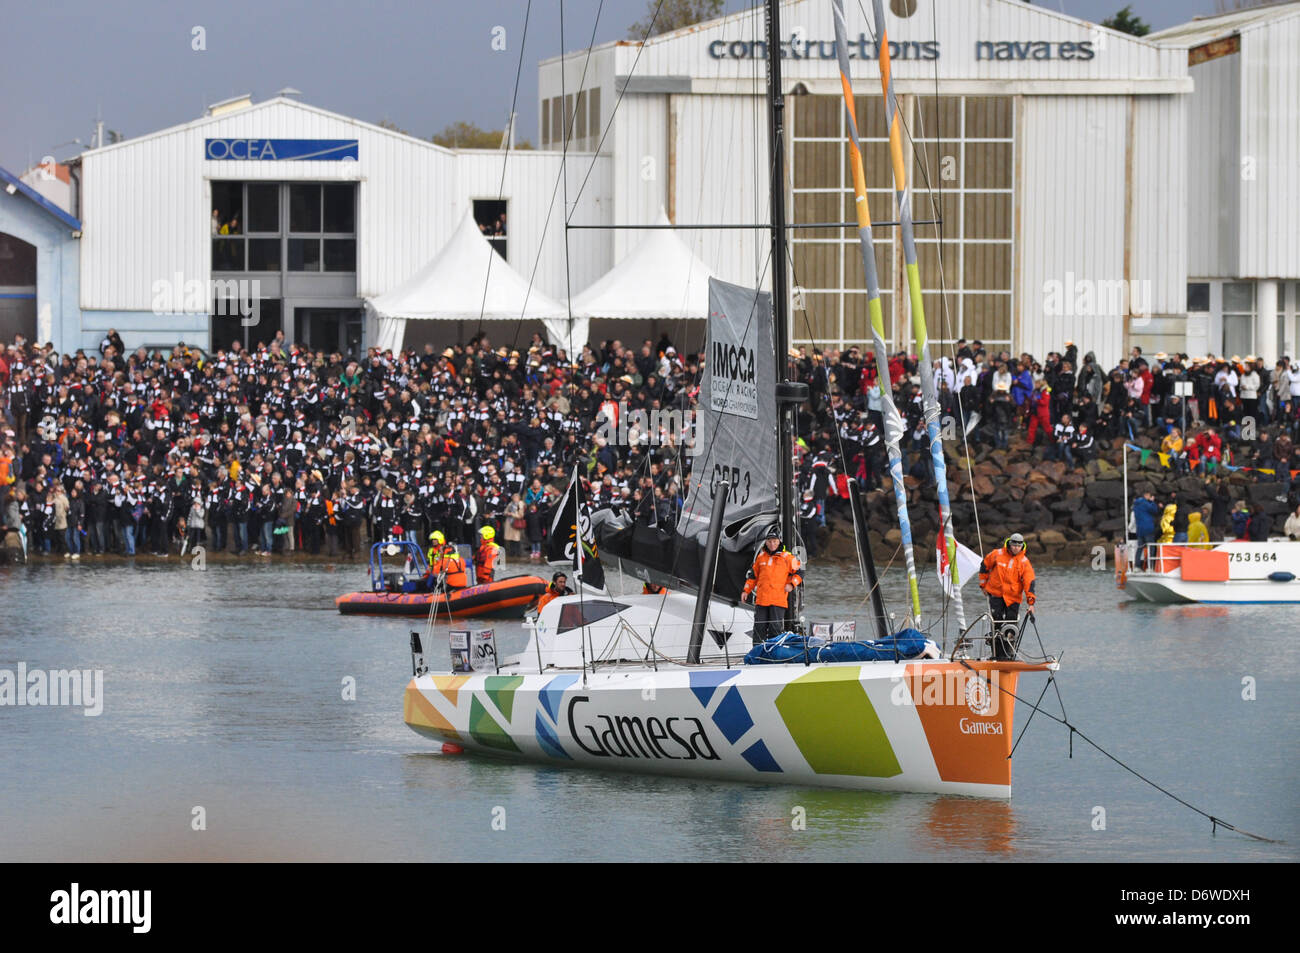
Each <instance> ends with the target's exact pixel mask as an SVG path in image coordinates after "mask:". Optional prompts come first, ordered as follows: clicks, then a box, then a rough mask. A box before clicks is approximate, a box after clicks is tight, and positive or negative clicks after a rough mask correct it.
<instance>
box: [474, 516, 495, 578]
mask: <svg viewBox="0 0 1300 953" xmlns="http://www.w3.org/2000/svg"><path fill="white" fill-rule="evenodd" d="M478 534H479V536H481V537H482V539H483V541H482V542H481V543H479V544H478V549H476V550H474V581H475V582H476V583H478V584H479V585H480V586H481V585H483V584H484V583H488V582H492V581H493V580H495V579H496V572H497V569H496V566H497V560H498V559H500V558H501V547H500V546H498V545H497V544H496V538H497V531H496V530H495V529H493V528H492V527H491V526H484V527H483V528H482V529H480V530H479V531H478Z"/></svg>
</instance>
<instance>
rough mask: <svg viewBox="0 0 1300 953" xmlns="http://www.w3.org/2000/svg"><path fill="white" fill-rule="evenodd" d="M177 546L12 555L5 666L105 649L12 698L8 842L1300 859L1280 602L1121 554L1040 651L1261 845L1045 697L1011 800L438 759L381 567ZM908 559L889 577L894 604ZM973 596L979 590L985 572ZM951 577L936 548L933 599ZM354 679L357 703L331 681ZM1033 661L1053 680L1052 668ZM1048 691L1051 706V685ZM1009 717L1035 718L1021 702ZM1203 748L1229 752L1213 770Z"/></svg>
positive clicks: (20, 850)
mask: <svg viewBox="0 0 1300 953" xmlns="http://www.w3.org/2000/svg"><path fill="white" fill-rule="evenodd" d="M168 563H169V564H170V565H165V566H148V567H145V566H143V565H142V566H141V567H138V568H135V569H132V568H130V567H127V566H123V565H121V564H116V563H114V564H111V565H110V564H109V563H103V564H100V565H96V564H94V563H93V562H90V563H84V562H83V564H81V565H77V566H71V565H55V566H36V565H33V566H28V567H6V568H4V569H0V604H3V605H4V606H5V607H6V619H5V623H4V625H3V627H2V629H0V668H2V667H7V666H12V665H14V664H15V663H16V662H17V661H26V662H28V663H29V664H38V665H40V666H42V667H47V668H65V667H72V666H77V667H92V668H102V669H103V670H104V672H105V710H104V714H103V716H101V717H99V718H85V717H83V716H81V714H80V713H79V712H76V713H74V712H70V711H61V710H50V709H47V710H33V709H26V708H24V709H21V710H19V709H14V708H0V762H3V763H4V765H5V768H6V770H5V771H3V772H0V856H4V857H7V858H12V859H40V858H57V859H77V858H84V859H95V860H115V859H200V858H203V859H292V858H301V859H312V860H317V859H326V858H338V859H342V858H348V859H410V860H436V859H479V860H488V861H496V860H501V861H506V860H520V859H524V860H546V859H583V860H628V859H634V860H644V861H653V860H679V861H681V860H697V859H698V860H736V861H747V860H754V859H765V860H766V859H807V860H861V859H880V860H898V859H913V860H929V861H932V860H935V859H944V860H947V859H954V858H955V859H1004V858H1012V857H1019V858H1023V857H1026V856H1049V855H1050V856H1054V857H1055V856H1067V857H1068V858H1070V859H1100V858H1106V859H1117V858H1124V859H1136V858H1143V859H1169V860H1180V859H1185V858H1190V857H1197V858H1201V857H1204V858H1205V859H1217V860H1226V859H1247V860H1257V859H1280V858H1290V859H1294V858H1295V857H1296V848H1295V846H1294V845H1295V844H1296V843H1300V817H1298V816H1297V812H1296V811H1295V810H1294V804H1295V798H1294V791H1295V789H1296V786H1297V785H1300V774H1298V773H1297V772H1298V771H1300V767H1298V763H1297V762H1296V760H1295V759H1294V758H1292V757H1289V756H1288V752H1293V751H1295V750H1296V748H1297V745H1298V744H1300V722H1297V721H1296V719H1295V718H1294V717H1293V709H1294V705H1295V701H1296V699H1297V698H1300V678H1298V677H1297V676H1296V675H1295V674H1293V673H1295V672H1296V671H1298V670H1300V640H1297V639H1296V638H1295V636H1294V624H1293V622H1292V621H1291V616H1292V614H1293V610H1288V609H1287V608H1286V607H1268V606H1153V605H1150V604H1142V603H1133V602H1131V601H1130V600H1128V599H1127V597H1125V596H1123V595H1122V594H1118V593H1117V592H1116V590H1115V588H1114V581H1113V577H1112V576H1111V575H1110V574H1109V573H1101V572H1096V573H1094V572H1089V571H1087V570H1069V569H1060V568H1056V567H1042V568H1041V571H1040V573H1039V578H1040V580H1041V581H1040V583H1039V586H1040V588H1041V590H1042V595H1041V596H1040V599H1039V603H1038V621H1039V627H1040V629H1041V631H1042V636H1043V640H1044V643H1045V645H1046V648H1047V650H1048V651H1049V652H1053V653H1057V652H1062V651H1063V652H1064V653H1065V665H1064V668H1063V670H1062V672H1061V673H1060V676H1059V678H1060V686H1061V690H1062V693H1063V695H1064V699H1065V703H1066V706H1067V709H1068V711H1069V713H1070V716H1071V719H1072V720H1073V721H1075V722H1077V723H1078V724H1079V725H1080V727H1081V728H1083V729H1084V730H1085V731H1087V732H1088V734H1089V735H1090V736H1091V737H1094V738H1096V739H1097V740H1098V741H1099V742H1101V743H1103V744H1107V746H1108V747H1110V748H1112V749H1113V750H1116V751H1117V753H1118V754H1120V755H1121V756H1124V757H1127V758H1130V759H1132V760H1135V761H1136V762H1138V767H1139V768H1142V769H1144V770H1145V772H1146V773H1148V774H1150V775H1151V776H1152V777H1155V778H1158V779H1159V780H1160V782H1161V783H1162V784H1165V785H1167V786H1168V787H1169V788H1170V789H1171V790H1173V791H1175V792H1176V793H1179V794H1185V795H1187V796H1189V799H1191V800H1193V801H1195V802H1196V803H1198V804H1210V805H1213V806H1214V807H1215V809H1216V811H1220V812H1222V813H1223V815H1224V816H1225V817H1227V818H1228V819H1229V820H1233V821H1235V822H1237V823H1240V824H1241V825H1242V826H1243V827H1246V828H1249V829H1259V830H1260V831H1261V832H1262V833H1265V834H1267V835H1270V836H1276V837H1280V838H1284V839H1285V840H1286V841H1287V842H1288V843H1287V844H1286V845H1281V846H1267V845H1266V846H1265V847H1263V848H1260V847H1258V846H1256V845H1246V844H1243V843H1242V842H1241V841H1240V839H1230V838H1227V837H1223V836H1221V837H1219V838H1216V839H1214V840H1213V841H1211V840H1209V839H1208V836H1207V835H1206V834H1205V832H1204V830H1203V828H1202V827H1201V826H1200V825H1199V824H1195V823H1184V822H1183V819H1182V818H1181V816H1180V814H1179V812H1180V811H1181V810H1182V809H1181V808H1178V807H1176V806H1170V804H1169V802H1167V801H1166V800H1165V799H1164V798H1163V797H1162V796H1161V795H1159V794H1156V793H1152V792H1149V791H1147V790H1146V789H1143V788H1141V787H1140V785H1138V784H1137V783H1136V782H1134V781H1133V779H1132V778H1131V777H1130V776H1128V775H1125V774H1124V773H1123V772H1122V771H1120V770H1118V769H1117V768H1115V767H1114V766H1113V765H1111V764H1109V763H1108V762H1106V761H1105V760H1104V759H1103V758H1102V757H1101V756H1099V755H1096V754H1095V753H1093V752H1091V750H1090V749H1088V750H1083V749H1082V748H1081V747H1080V746H1079V745H1078V744H1076V750H1075V756H1076V757H1075V760H1074V761H1073V762H1071V761H1068V760H1066V747H1067V743H1068V741H1067V735H1066V733H1065V732H1064V730H1063V729H1060V728H1059V726H1056V725H1054V724H1052V723H1051V722H1048V721H1047V720H1046V719H1044V718H1042V717H1039V718H1036V719H1035V721H1034V725H1033V726H1032V730H1031V731H1030V732H1029V733H1028V735H1027V737H1026V738H1025V740H1024V743H1023V744H1022V745H1021V747H1020V748H1019V749H1018V750H1017V752H1016V772H1015V775H1016V781H1015V801H1014V802H1013V803H1014V808H1013V807H1012V806H1011V805H1010V804H1008V803H1006V802H1003V801H989V800H980V799H973V798H959V797H936V796H927V795H913V794H884V793H873V792H856V791H840V790H827V789H806V788H788V787H780V786H761V785H754V784H740V783H711V782H700V781H691V780H683V779H679V778H672V777H664V776H657V775H628V774H618V773H606V772H600V771H595V770H587V769H580V768H559V767H550V766H544V765H526V764H517V763H513V762H508V761H499V760H493V759H490V758H483V757H476V756H468V755H462V756H444V755H442V754H440V753H439V752H438V750H437V746H436V745H435V744H434V743H432V742H430V741H429V740H427V739H425V738H422V737H420V736H417V735H415V734H414V733H412V732H411V731H410V730H409V729H407V728H406V726H405V725H404V724H403V723H402V690H403V687H404V686H405V684H406V682H407V680H408V679H409V678H410V657H409V652H408V649H407V633H408V632H409V631H410V630H411V629H420V630H423V628H424V620H423V619H387V618H366V617H357V616H341V615H339V614H338V613H337V612H336V611H335V609H334V602H333V600H334V598H335V597H336V596H337V595H339V594H340V593H342V592H344V591H348V590H350V589H355V588H357V587H358V586H360V585H362V584H363V583H364V569H363V567H358V566H356V565H353V566H347V565H343V564H340V565H339V566H337V567H331V566H328V565H314V566H310V567H308V566H281V565H275V564H273V565H258V566H252V565H239V566H233V565H209V568H208V571H207V572H194V571H192V570H190V569H189V568H188V565H187V564H185V563H182V562H179V561H175V560H169V561H168ZM900 581H901V577H900V576H899V575H898V574H897V573H894V574H892V575H890V576H889V577H887V581H886V584H885V586H886V599H887V603H888V604H889V607H890V608H893V609H894V610H895V611H899V610H900V609H901V607H902V604H903V603H902V600H901V599H900V598H898V593H899V592H900V591H901V589H900V587H899V586H898V585H897V583H899V582H900ZM616 585H617V584H616ZM638 588H639V586H638ZM808 590H809V592H808V595H809V604H810V605H811V606H815V607H816V614H817V616H818V617H819V618H827V617H829V618H853V617H855V616H856V617H857V618H858V619H859V621H860V622H861V623H862V624H863V626H865V625H866V614H865V611H863V610H862V591H861V583H860V581H859V580H858V578H857V571H856V568H854V567H845V568H843V569H841V568H838V567H828V566H814V567H813V568H812V569H811V570H810V571H809V573H808ZM616 591H617V590H616ZM965 594H966V599H967V606H968V614H971V611H972V609H973V607H975V606H976V605H978V604H979V599H978V597H979V593H978V590H976V589H975V588H974V586H973V585H971V586H968V587H967V588H966V590H965ZM937 596H938V589H937V584H936V583H935V581H934V576H933V573H932V572H931V573H928V574H926V575H925V576H923V579H922V600H923V602H922V605H923V608H924V609H925V610H926V612H927V613H929V614H930V616H929V617H930V618H937V613H938V610H939V608H940V603H939V601H938V598H937ZM1284 613H1285V614H1284ZM484 624H485V625H491V626H492V627H493V628H495V629H496V631H497V636H498V643H499V645H500V649H501V651H502V652H503V654H509V653H512V652H518V651H521V650H522V648H523V646H524V640H525V637H526V634H525V632H524V630H523V629H522V627H521V626H519V624H518V623H501V622H499V621H493V622H487V623H484ZM460 625H461V623H458V627H459V626H460ZM446 631H447V626H446V625H445V624H442V625H440V626H439V627H438V628H437V630H436V632H435V635H434V637H433V639H432V640H426V643H425V648H426V652H427V655H428V658H429V660H430V663H431V664H432V665H435V666H446V665H447V662H448V657H447V640H446ZM1247 646H1248V647H1249V653H1246V652H1244V651H1243V650H1244V648H1245V647H1247ZM1259 658H1267V659H1269V666H1268V671H1267V672H1264V673H1255V674H1257V675H1260V674H1263V675H1267V676H1268V681H1267V684H1265V682H1264V679H1263V678H1261V680H1260V691H1259V695H1258V700H1257V701H1254V702H1251V703H1249V704H1247V703H1245V702H1244V701H1243V700H1242V698H1241V690H1242V689H1241V683H1240V680H1241V676H1242V675H1243V674H1249V673H1252V672H1254V669H1253V668H1251V667H1250V666H1253V665H1255V664H1256V663H1255V662H1253V661H1249V660H1250V659H1259ZM344 677H351V678H354V679H355V680H356V686H357V692H356V700H355V701H348V700H345V699H344V698H343V697H342V696H341V691H340V690H341V684H340V683H341V680H342V679H343V678H344ZM1021 684H1022V686H1023V688H1022V694H1023V695H1026V696H1028V697H1030V698H1031V699H1032V698H1036V697H1037V694H1038V691H1039V689H1040V688H1041V684H1040V683H1039V682H1038V681H1037V679H1036V678H1035V679H1029V678H1026V679H1024V680H1022V683H1021ZM1044 705H1045V706H1046V708H1047V710H1048V711H1051V712H1055V711H1056V708H1055V694H1054V693H1052V692H1049V693H1048V697H1047V698H1045V699H1044ZM1017 714H1018V717H1017V729H1019V728H1021V727H1023V726H1024V724H1025V721H1026V719H1027V716H1028V708H1027V707H1026V708H1024V709H1022V710H1021V711H1019V712H1018V713H1017ZM1017 737H1019V732H1018V731H1017ZM1196 751H1214V752H1215V768H1214V770H1213V771H1210V772H1207V771H1205V765H1204V760H1203V759H1198V758H1196V757H1192V756H1190V755H1191V754H1192V753H1194V752H1196ZM1081 791H1086V792H1087V794H1086V796H1085V795H1082V794H1081V793H1080V792H1081ZM1080 797H1085V798H1086V804H1085V805H1084V807H1083V808H1079V803H1082V802H1079V798H1080ZM1104 798H1109V799H1110V800H1109V801H1107V800H1102V799H1104ZM1124 798H1130V799H1134V801H1135V802H1136V803H1139V804H1141V805H1142V808H1143V810H1144V811H1147V812H1148V813H1149V816H1150V818H1151V820H1150V821H1149V823H1147V824H1145V826H1144V827H1143V828H1142V829H1141V830H1138V829H1136V828H1135V827H1134V826H1132V825H1130V826H1128V827H1126V828H1125V829H1124V830H1123V831H1119V830H1118V829H1116V830H1115V831H1113V832H1112V833H1111V834H1110V835H1108V836H1107V837H1106V838H1104V839H1102V838H1100V837H1098V838H1082V839H1080V838H1077V837H1074V836H1072V835H1069V836H1067V832H1066V828H1065V823H1064V821H1063V820H1062V818H1063V817H1065V816H1066V815H1067V814H1069V815H1071V816H1073V815H1074V814H1075V813H1077V812H1078V810H1083V811H1084V812H1086V810H1087V806H1088V805H1091V804H1096V803H1120V802H1121V801H1122V800H1123V799H1124ZM200 803H201V804H204V805H205V806H207V807H208V817H209V830H208V832H207V834H206V839H204V840H202V841H198V842H196V841H195V838H194V835H193V833H192V832H191V831H190V829H189V811H190V809H191V808H192V806H193V805H195V804H200ZM497 808H501V809H503V810H504V818H505V825H506V826H505V829H503V830H497V829H494V828H493V826H492V822H493V819H494V816H495V815H494V813H493V812H494V810H495V809H497ZM796 809H800V813H799V814H796ZM800 815H801V816H802V818H803V827H802V829H799V828H798V826H797V825H796V824H795V823H794V822H795V821H796V820H797V819H798V817H799V816H800Z"/></svg>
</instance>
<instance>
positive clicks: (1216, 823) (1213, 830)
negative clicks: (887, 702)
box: [955, 616, 1283, 844]
mask: <svg viewBox="0 0 1300 953" xmlns="http://www.w3.org/2000/svg"><path fill="white" fill-rule="evenodd" d="M1026 618H1027V619H1031V620H1032V616H1026ZM1034 632H1035V634H1037V632H1038V623H1037V622H1036V621H1035V622H1034ZM1039 641H1040V642H1041V638H1040V640H1039ZM955 661H958V662H960V663H961V664H962V667H964V668H966V669H967V670H969V671H972V672H975V670H974V669H972V668H971V667H970V665H969V664H968V663H967V662H966V660H965V659H956V660H955ZM975 674H976V675H978V676H979V677H980V678H982V679H983V680H984V683H985V684H986V685H987V686H988V687H989V688H990V689H992V688H993V683H992V681H990V679H989V677H988V676H987V675H985V674H983V673H982V672H975ZM1048 685H1051V686H1052V687H1053V688H1055V689H1056V698H1057V701H1058V703H1059V704H1060V706H1061V714H1060V716H1057V715H1054V714H1052V713H1051V712H1050V711H1047V710H1046V709H1044V708H1042V707H1041V706H1040V705H1039V704H1038V702H1041V701H1042V700H1043V696H1044V695H1046V694H1047V687H1048ZM997 689H998V691H1000V692H1003V693H1005V694H1007V695H1010V696H1011V697H1012V698H1014V699H1015V700H1016V701H1018V702H1021V703H1023V704H1026V705H1029V707H1030V708H1031V709H1033V711H1032V713H1031V714H1030V716H1029V721H1032V720H1033V717H1034V715H1036V714H1038V713H1039V712H1040V711H1041V712H1042V713H1043V715H1044V716H1045V717H1047V718H1050V719H1052V721H1054V722H1056V723H1057V724H1060V725H1064V726H1065V727H1066V728H1069V729H1070V736H1069V757H1071V758H1073V757H1074V736H1075V735H1078V736H1079V737H1080V738H1082V739H1083V740H1084V741H1086V742H1088V744H1090V745H1092V747H1094V748H1096V749H1097V750H1098V751H1099V752H1101V753H1102V754H1103V755H1105V756H1106V757H1107V758H1109V759H1110V760H1111V761H1114V762H1115V763H1116V764H1117V765H1119V766H1120V767H1121V768H1123V769H1124V770H1125V771H1127V772H1128V773H1129V774H1131V775H1133V776H1134V777H1135V778H1137V779H1138V780H1139V781H1143V782H1145V783H1146V784H1149V785H1151V787H1153V788H1155V789H1156V790H1157V791H1159V792H1160V793H1161V794H1163V795H1165V796H1166V797H1170V798H1173V800H1175V801H1177V802H1178V803H1179V804H1181V805H1183V807H1185V808H1187V809H1189V810H1192V811H1195V812H1196V813H1197V814H1199V815H1201V816H1202V817H1204V818H1205V819H1206V820H1208V821H1209V822H1210V836H1214V835H1215V834H1217V833H1218V829H1219V828H1220V827H1223V828H1226V829H1227V830H1230V831H1232V832H1234V833H1237V834H1241V835H1243V836H1245V837H1249V838H1251V839H1252V840H1257V841H1262V842H1263V843H1266V844H1280V843H1283V842H1282V841H1280V840H1275V839H1274V838H1271V837H1264V836H1262V835H1260V834H1252V833H1251V832H1250V831H1247V830H1243V829H1242V828H1240V827H1237V826H1236V825H1235V824H1230V823H1228V822H1227V821H1225V820H1224V819H1223V818H1221V817H1218V816H1217V815H1214V814H1211V813H1210V812H1209V811H1203V810H1201V809H1200V808H1199V807H1197V806H1196V805H1195V804H1192V803H1190V802H1188V801H1185V800H1183V799H1182V798H1180V797H1179V796H1178V795H1177V794H1174V793H1173V792H1172V791H1170V790H1169V789H1167V788H1164V787H1161V786H1160V785H1159V784H1157V783H1156V782H1155V781H1152V780H1151V779H1150V778H1148V777H1147V776H1146V775H1144V774H1142V773H1141V772H1140V771H1138V770H1137V769H1136V768H1133V767H1132V766H1130V765H1128V764H1126V763H1125V762H1124V761H1122V760H1120V759H1119V758H1117V757H1116V756H1115V755H1113V754H1111V753H1110V752H1109V751H1107V750H1106V749H1105V748H1103V747H1102V746H1101V745H1099V744H1097V742H1095V741H1093V740H1092V739H1091V738H1089V737H1088V736H1087V735H1086V734H1084V733H1083V732H1082V731H1080V730H1079V728H1078V726H1077V725H1075V724H1074V723H1073V722H1071V721H1070V719H1069V717H1068V716H1067V715H1066V712H1065V701H1064V699H1062V698H1061V689H1060V686H1059V685H1058V684H1057V681H1056V673H1055V672H1051V671H1049V672H1048V673H1047V685H1044V686H1043V690H1042V692H1041V693H1039V696H1038V702H1030V701H1028V700H1026V699H1024V698H1021V697H1020V696H1019V695H1017V694H1016V693H1015V692H1013V691H1011V690H1010V689H1008V688H1006V687H1004V686H1003V685H1001V684H999V685H998V686H997ZM1029 721H1026V722H1025V727H1024V728H1023V729H1021V732H1020V738H1017V739H1016V743H1015V745H1013V746H1012V748H1011V754H1015V750H1016V746H1018V745H1019V744H1020V739H1021V738H1024V736H1025V731H1027V730H1028V729H1029ZM1011 754H1009V755H1007V759H1008V760H1010V758H1011Z"/></svg>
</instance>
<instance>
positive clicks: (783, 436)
mask: <svg viewBox="0 0 1300 953" xmlns="http://www.w3.org/2000/svg"><path fill="white" fill-rule="evenodd" d="M767 107H768V114H767V118H768V126H767V131H768V136H767V147H768V156H769V158H770V160H771V161H770V163H769V165H770V173H771V176H772V179H771V182H770V183H769V185H770V189H769V193H770V196H771V209H772V263H771V265H770V268H771V271H772V319H773V320H772V323H773V325H774V333H775V340H774V342H773V343H774V346H775V351H776V381H777V385H776V386H777V408H776V409H777V415H776V418H777V430H776V454H777V481H778V482H777V500H778V501H779V504H780V514H781V517H780V519H781V538H782V539H783V540H785V543H786V545H787V546H789V545H792V544H793V543H794V540H795V522H794V442H793V439H792V437H791V426H790V424H791V421H790V415H791V412H792V410H793V408H794V406H795V404H794V402H793V401H792V400H791V399H790V398H791V397H794V396H797V391H799V390H803V391H806V386H805V387H804V388H793V389H792V388H790V387H789V385H790V383H791V382H790V355H789V351H790V307H789V304H790V301H789V298H790V295H789V289H788V284H787V280H786V270H785V260H786V251H785V245H786V238H785V231H786V222H785V97H784V95H783V93H782V92H781V10H780V0H767Z"/></svg>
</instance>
